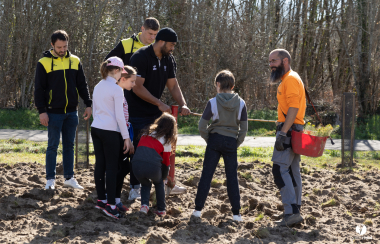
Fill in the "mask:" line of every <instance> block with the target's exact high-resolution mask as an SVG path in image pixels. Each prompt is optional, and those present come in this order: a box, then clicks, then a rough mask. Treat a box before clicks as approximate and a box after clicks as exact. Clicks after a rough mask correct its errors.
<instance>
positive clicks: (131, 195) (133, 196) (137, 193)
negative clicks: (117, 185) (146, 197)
mask: <svg viewBox="0 0 380 244" xmlns="http://www.w3.org/2000/svg"><path fill="white" fill-rule="evenodd" d="M140 189H141V188H139V189H134V188H132V189H131V191H130V192H129V197H128V200H135V199H137V200H140V199H141V193H140Z"/></svg>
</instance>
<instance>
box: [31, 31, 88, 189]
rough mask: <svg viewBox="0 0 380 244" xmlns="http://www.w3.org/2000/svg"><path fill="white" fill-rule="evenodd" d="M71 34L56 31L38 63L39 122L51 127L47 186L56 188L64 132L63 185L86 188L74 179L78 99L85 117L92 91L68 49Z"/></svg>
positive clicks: (49, 128)
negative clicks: (83, 107)
mask: <svg viewBox="0 0 380 244" xmlns="http://www.w3.org/2000/svg"><path fill="white" fill-rule="evenodd" d="M68 43H69V36H68V35H67V33H66V32H65V31H63V30H57V31H55V32H54V33H53V35H52V36H51V46H52V49H51V50H48V51H45V52H44V57H43V58H41V59H40V60H39V61H38V63H37V68H36V75H35V90H34V101H35V104H36V107H37V109H38V112H39V114H40V122H41V124H42V125H44V126H47V127H48V147H47V150H46V179H47V183H46V186H45V189H55V174H56V163H57V149H58V145H59V140H60V134H61V133H62V147H63V153H62V157H63V171H64V177H65V178H66V180H65V182H64V184H63V186H64V187H72V188H76V189H83V187H82V186H80V185H79V184H78V182H77V181H76V179H75V178H74V139H75V132H76V129H77V126H78V111H77V108H78V100H79V96H80V97H81V98H82V99H83V100H84V103H85V104H86V106H87V108H86V110H85V112H84V114H83V116H84V117H85V120H87V119H89V118H90V117H91V105H92V101H91V99H90V93H89V91H88V86H87V82H86V77H85V76H84V72H83V68H82V64H81V63H80V59H79V58H78V57H77V56H75V55H73V54H71V53H70V52H69V51H68Z"/></svg>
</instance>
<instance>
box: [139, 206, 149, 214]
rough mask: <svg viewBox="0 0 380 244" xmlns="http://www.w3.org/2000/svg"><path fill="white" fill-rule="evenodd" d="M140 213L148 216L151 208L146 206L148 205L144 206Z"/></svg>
mask: <svg viewBox="0 0 380 244" xmlns="http://www.w3.org/2000/svg"><path fill="white" fill-rule="evenodd" d="M140 212H141V213H144V214H148V212H149V207H148V206H146V205H142V206H141V208H140Z"/></svg>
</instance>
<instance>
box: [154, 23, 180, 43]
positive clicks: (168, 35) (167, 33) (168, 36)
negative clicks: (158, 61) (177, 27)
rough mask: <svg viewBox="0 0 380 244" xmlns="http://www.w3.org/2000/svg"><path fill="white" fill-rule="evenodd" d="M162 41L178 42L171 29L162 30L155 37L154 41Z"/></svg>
mask: <svg viewBox="0 0 380 244" xmlns="http://www.w3.org/2000/svg"><path fill="white" fill-rule="evenodd" d="M159 40H161V41H164V42H178V37H177V33H175V31H174V30H173V29H172V28H168V27H165V28H162V29H161V30H160V31H159V32H158V33H157V36H156V41H159Z"/></svg>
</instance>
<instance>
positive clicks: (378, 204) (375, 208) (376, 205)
mask: <svg viewBox="0 0 380 244" xmlns="http://www.w3.org/2000/svg"><path fill="white" fill-rule="evenodd" d="M374 210H375V211H379V210H380V203H378V202H376V204H375V207H374Z"/></svg>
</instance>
